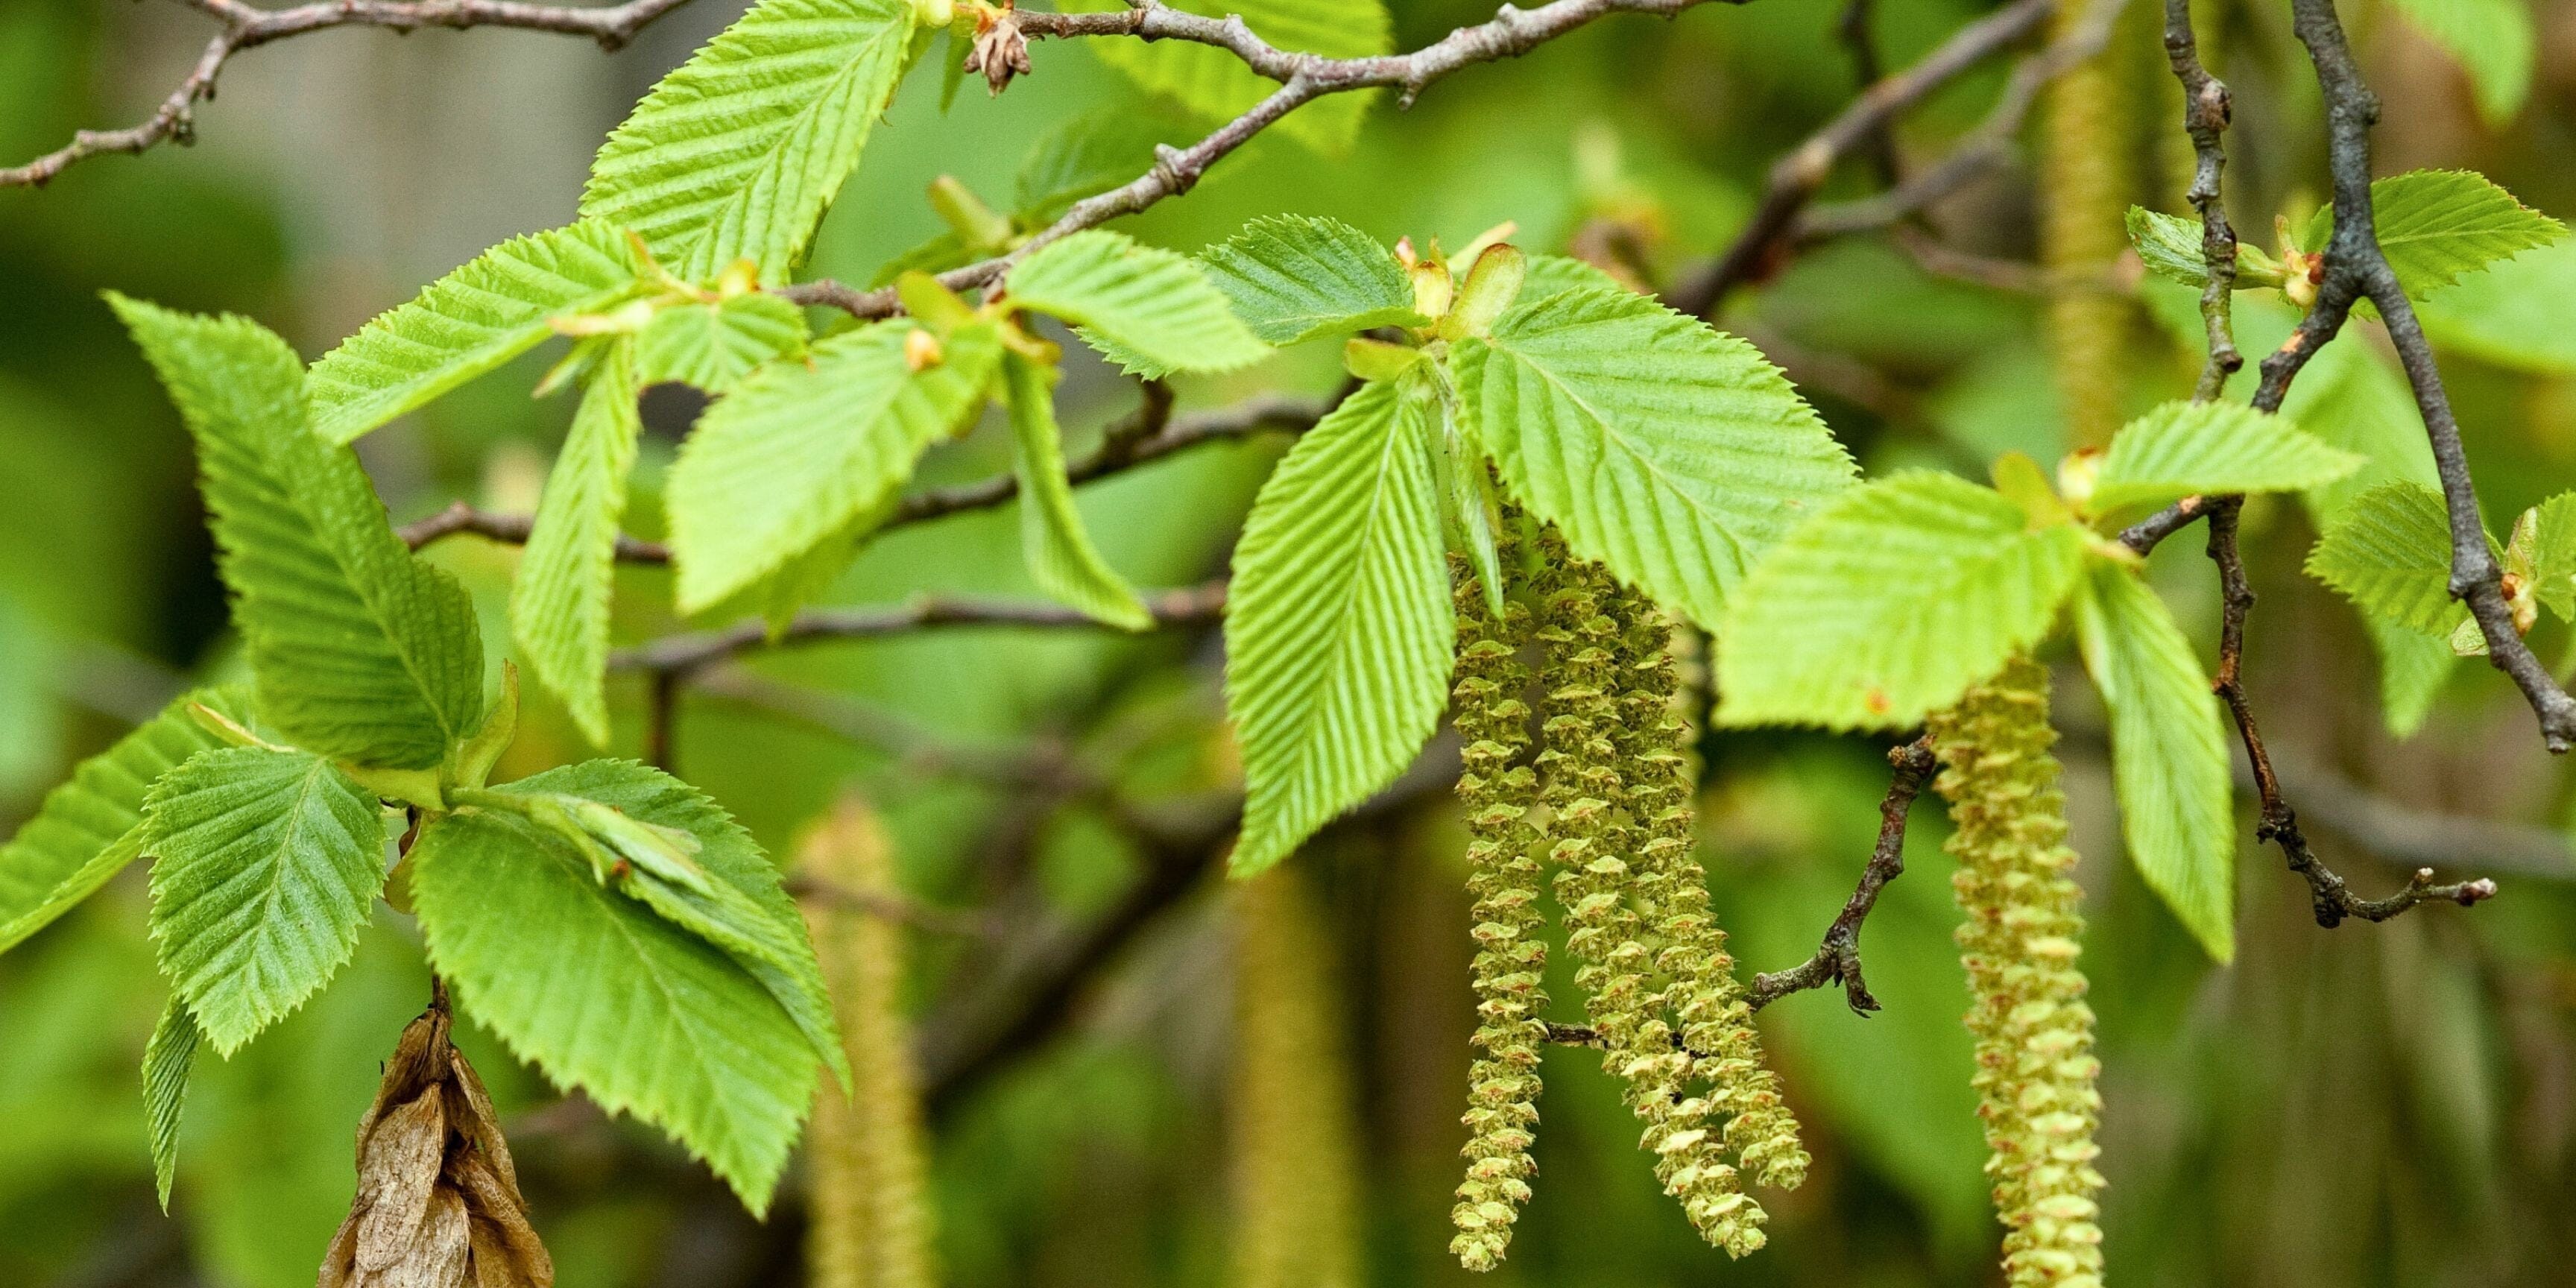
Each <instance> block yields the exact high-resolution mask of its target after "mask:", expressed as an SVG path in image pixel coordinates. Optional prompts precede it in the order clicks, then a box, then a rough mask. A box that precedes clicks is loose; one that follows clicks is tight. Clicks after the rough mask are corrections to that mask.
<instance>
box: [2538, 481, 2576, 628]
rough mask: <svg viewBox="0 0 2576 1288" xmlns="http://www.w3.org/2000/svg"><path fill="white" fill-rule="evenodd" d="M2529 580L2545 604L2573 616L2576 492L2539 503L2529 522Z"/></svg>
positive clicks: (2575, 614) (2575, 610)
mask: <svg viewBox="0 0 2576 1288" xmlns="http://www.w3.org/2000/svg"><path fill="white" fill-rule="evenodd" d="M2531 581H2532V586H2531V592H2532V593H2533V594H2534V595H2537V596H2539V597H2540V602H2541V604H2542V605H2543V606H2544V607H2546V608H2548V609H2549V611H2551V612H2553V613H2556V614H2558V615H2559V616H2560V617H2561V618H2566V619H2571V620H2576V492H2561V493H2559V494H2558V495H2556V496H2553V497H2551V498H2549V499H2548V500H2546V501H2543V502H2541V503H2540V513H2539V515H2538V516H2537V517H2536V520H2535V522H2534V523H2533V526H2532V542H2531Z"/></svg>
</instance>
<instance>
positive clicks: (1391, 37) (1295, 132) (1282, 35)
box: [1063, 0, 1395, 153]
mask: <svg viewBox="0 0 2576 1288" xmlns="http://www.w3.org/2000/svg"><path fill="white" fill-rule="evenodd" d="M1063 7H1064V8H1065V9H1067V10H1073V11H1096V10H1101V9H1114V8H1116V7H1117V5H1116V3H1115V2H1114V0H1077V2H1076V3H1072V4H1067V5H1065V6H1063ZM1173 7H1174V8H1176V9H1181V10H1185V11H1187V12H1190V13H1195V14H1197V15H1199V16H1201V17H1203V18H1223V17H1226V16H1228V15H1239V16H1241V17H1242V19H1243V22H1244V25H1245V26H1247V27H1250V28H1251V29H1252V34H1254V35H1256V36H1259V37H1261V38H1262V39H1263V40H1266V41H1268V42H1270V43H1271V44H1272V45H1274V46H1277V47H1278V48H1280V49H1285V50H1291V51H1294V52H1297V53H1307V54H1322V55H1323V56H1325V57H1327V58H1365V57H1368V56H1371V55H1375V54H1387V53H1393V52H1394V51H1395V27H1394V24H1393V22H1392V21H1390V20H1389V18H1388V17H1387V11H1386V5H1385V4H1384V2H1383V0H1185V2H1184V3H1180V4H1175V5H1174V6H1173ZM1084 47H1085V48H1087V49H1089V50H1090V51H1091V52H1092V53H1094V54H1097V55H1098V56H1099V57H1100V61H1102V62H1104V63H1107V64H1109V65H1110V66H1112V67H1115V68H1117V69H1118V70H1119V71H1121V72H1124V73H1126V74H1127V76H1128V78H1129V79H1131V80H1133V81H1135V82H1136V84H1137V85H1138V86H1140V87H1142V88H1143V89H1144V90H1145V91H1146V92H1148V93H1153V94H1161V95H1165V96H1167V97H1169V98H1170V99H1172V100H1173V101H1175V102H1177V103H1179V104H1180V105H1181V106H1183V107H1185V108H1188V109H1189V110H1190V111H1191V112H1192V113H1194V114H1196V115H1198V116H1201V117H1204V118H1207V119H1209V120H1212V121H1224V120H1231V119H1233V118H1234V117H1237V116H1241V115H1242V114H1243V113H1244V111H1245V110H1246V109H1248V108H1250V107H1251V106H1252V105H1253V104H1255V103H1258V102H1260V101H1261V100H1262V99H1264V98H1267V97H1269V96H1270V95H1271V94H1272V93H1274V92H1276V91H1277V90H1278V88H1279V86H1278V83H1277V82H1275V81H1272V80H1270V79H1269V78H1267V77H1264V76H1262V75H1260V74H1259V73H1257V72H1254V71H1253V70H1252V69H1250V68H1248V67H1245V66H1244V65H1243V61H1242V60H1241V59H1238V58H1236V57H1235V56H1234V55H1232V54H1230V53H1228V52H1226V51H1225V50H1222V49H1218V48H1216V47H1214V46H1211V45H1196V44H1190V43H1188V42H1185V41H1178V40H1166V41H1160V42H1156V43H1151V44H1148V43H1146V42H1144V41H1140V40H1123V39H1112V40H1094V41H1086V42H1084ZM1376 97H1377V92H1376V91H1374V90H1361V91H1358V92H1355V93H1349V94H1333V95H1328V96H1326V97H1325V98H1322V99H1320V100H1317V101H1316V102H1313V103H1310V104H1308V105H1306V106H1304V107H1301V108H1298V109H1297V110H1296V111H1293V112H1290V113H1289V114H1288V115H1287V116H1286V117H1285V118H1283V119H1282V120H1281V121H1280V122H1279V125H1278V129H1279V130H1280V131H1281V132H1282V133H1285V134H1287V135H1288V136H1289V137H1290V138H1293V139H1296V140H1297V141H1298V142H1300V143H1303V144H1305V145H1306V146H1307V147H1310V148H1315V149H1317V150H1319V151H1324V152H1331V153H1338V152H1341V151H1343V150H1345V149H1347V148H1349V147H1350V145H1351V142H1352V140H1353V139H1354V138H1356V137H1357V136H1358V134H1359V128H1360V119H1361V117H1362V116H1364V115H1365V114H1366V113H1367V111H1368V107H1369V104H1370V103H1371V102H1372V101H1373V100H1375V98H1376Z"/></svg>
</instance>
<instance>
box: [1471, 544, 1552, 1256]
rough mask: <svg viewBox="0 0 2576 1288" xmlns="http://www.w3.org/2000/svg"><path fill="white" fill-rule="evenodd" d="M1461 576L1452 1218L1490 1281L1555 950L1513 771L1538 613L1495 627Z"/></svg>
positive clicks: (1527, 1135)
mask: <svg viewBox="0 0 2576 1288" xmlns="http://www.w3.org/2000/svg"><path fill="white" fill-rule="evenodd" d="M1452 568H1453V571H1454V580H1455V582H1456V584H1457V606H1458V682H1457V689H1456V698H1457V710H1458V714H1457V724H1458V735H1459V739H1460V741H1461V742H1462V743H1463V746H1462V748H1461V751H1460V756H1461V759H1462V761H1463V767H1462V769H1461V770H1460V772H1459V775H1458V800H1459V804H1460V805H1461V806H1463V807H1464V809H1465V812H1466V822H1467V833H1468V840H1467V888H1468V891H1469V893H1471V894H1473V895H1474V896H1475V900H1476V904H1475V909H1474V912H1473V914H1472V916H1473V917H1474V931H1473V933H1474V935H1475V937H1476V960H1475V966H1474V970H1475V988H1476V1013H1477V1017H1478V1023H1477V1028H1476V1036H1475V1039H1474V1041H1475V1047H1476V1054H1475V1058H1474V1060H1473V1062H1472V1063H1471V1064H1470V1065H1469V1068H1468V1073H1467V1082H1468V1090H1467V1113H1466V1118H1465V1121H1466V1125H1467V1131H1468V1141H1467V1147H1466V1150H1465V1151H1464V1152H1465V1154H1466V1157H1467V1177H1466V1179H1465V1180H1464V1181H1463V1182H1461V1183H1460V1184H1459V1186H1458V1203H1457V1206H1456V1207H1455V1208H1453V1209H1451V1213H1450V1215H1451V1218H1452V1219H1453V1220H1454V1221H1455V1222H1456V1224H1457V1227H1458V1234H1457V1237H1456V1238H1454V1239H1451V1240H1450V1242H1449V1250H1450V1251H1451V1252H1453V1253H1455V1254H1457V1257H1458V1259H1459V1261H1460V1262H1462V1263H1463V1264H1465V1265H1466V1267H1467V1268H1468V1269H1470V1270H1488V1269H1491V1268H1492V1267H1493V1265H1494V1263H1495V1262H1497V1261H1499V1260H1501V1259H1502V1255H1503V1250H1504V1249H1505V1248H1507V1247H1509V1246H1510V1244H1511V1240H1512V1223H1513V1221H1515V1220H1516V1219H1518V1217H1519V1215H1520V1205H1521V1204H1522V1203H1524V1202H1527V1201H1528V1200H1529V1194H1530V1189H1529V1177H1530V1174H1531V1171H1532V1166H1531V1163H1530V1155H1529V1149H1530V1142H1531V1139H1532V1137H1531V1128H1533V1127H1535V1126H1536V1125H1537V1124H1538V1094H1539V1075H1538V1061H1539V1044H1540V1042H1541V1041H1542V1040H1543V1039H1544V1038H1545V1036H1546V1032H1547V1029H1546V1024H1545V1023H1544V1022H1543V1021H1542V1020H1541V1019H1540V1018H1539V1014H1540V1012H1541V1011H1543V1010H1545V1009H1546V1007H1547V994H1546V993H1545V992H1544V991H1542V990H1541V989H1540V987H1539V975H1540V972H1541V971H1542V970H1543V969H1544V968H1545V966H1546V964H1547V944H1546V942H1545V941H1544V940H1542V939H1540V938H1539V865H1538V861H1537V859H1536V858H1534V857H1533V856H1532V855H1531V853H1530V849H1531V844H1532V841H1533V840H1534V837H1533V834H1532V832H1531V830H1530V826H1529V822H1528V815H1529V811H1530V808H1531V807H1532V806H1533V805H1535V804H1536V803H1537V798H1538V783H1537V779H1536V776H1535V775H1534V774H1533V773H1532V772H1531V770H1530V767H1529V766H1527V765H1520V764H1515V763H1513V762H1515V761H1516V760H1518V759H1519V758H1520V756H1521V754H1522V753H1523V752H1525V751H1527V750H1528V748H1529V707H1528V705H1527V704H1526V703H1524V702H1523V701H1522V699H1521V692H1522V690H1523V689H1524V688H1525V687H1526V686H1527V685H1528V683H1529V672H1528V669H1527V668H1525V667H1524V666H1522V665H1521V662H1520V659H1519V656H1518V654H1519V647H1520V642H1521V640H1522V639H1523V638H1525V637H1526V636H1527V634H1528V628H1529V614H1528V610H1527V609H1526V608H1524V607H1523V606H1522V605H1520V604H1517V603H1514V604H1510V605H1508V606H1507V610H1506V614H1505V616H1504V618H1503V620H1500V621H1497V620H1495V619H1494V618H1493V617H1492V616H1491V615H1490V614H1489V613H1488V611H1487V606H1486V602H1485V597H1484V595H1483V593H1482V592H1481V590H1480V589H1479V588H1478V586H1477V584H1476V581H1475V579H1474V577H1473V576H1472V575H1470V574H1469V573H1468V571H1467V568H1466V561H1465V560H1463V559H1455V558H1453V560H1452Z"/></svg>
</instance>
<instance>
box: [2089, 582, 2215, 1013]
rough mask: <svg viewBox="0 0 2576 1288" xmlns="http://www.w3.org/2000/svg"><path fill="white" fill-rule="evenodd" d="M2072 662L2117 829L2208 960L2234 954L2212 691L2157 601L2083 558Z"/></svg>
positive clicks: (2139, 586) (2141, 869)
mask: <svg viewBox="0 0 2576 1288" xmlns="http://www.w3.org/2000/svg"><path fill="white" fill-rule="evenodd" d="M2074 618H2075V639H2076V643H2077V646H2078V647H2079V648H2081V649H2082V650H2083V653H2084V669H2085V670H2087V671H2089V672H2091V673H2092V676H2093V684H2094V687H2095V688H2097V689H2099V690H2100V691H2101V693H2102V705H2103V706H2104V707H2106V708H2108V709H2109V711H2110V716H2111V773H2112V777H2113V780H2114V783H2115V785H2116V786H2117V788H2118V790H2119V796H2120V835H2121V838H2122V839H2123V840H2124V841H2126V842H2127V844H2128V848H2129V859H2130V861H2131V862H2133V863H2135V864H2137V865H2138V873H2139V875H2140V876H2143V877H2145V878H2146V881H2147V884H2148V886H2150V887H2152V888H2153V889H2154V890H2155V892H2156V893H2157V894H2159V895H2162V896H2163V897H2164V901H2165V903H2166V905H2167V906H2168V907H2171V908H2172V909H2173V910H2174V912H2175V914H2176V915H2177V916H2179V917H2181V918H2182V923H2183V925H2185V926H2187V927H2189V928H2190V930H2191V933H2192V934H2193V935H2194V936H2195V937H2197V938H2198V939H2199V940H2200V942H2201V946H2202V947H2204V948H2206V949H2208V950H2209V955H2210V956H2211V957H2213V958H2216V959H2217V960H2218V961H2220V962H2227V961H2230V960H2233V959H2234V957H2235V955H2236V931H2235V901H2236V900H2235V896H2236V820H2235V816H2234V813H2233V810H2232V807H2231V805H2230V803H2229V783H2228V761H2227V731H2226V730H2225V729H2224V728H2223V727H2222V726H2221V723H2220V715H2219V710H2218V699H2217V698H2216V697H2215V696H2214V695H2212V694H2211V693H2210V690H2209V676H2208V675H2207V674H2206V673H2205V672H2203V671H2202V670H2201V669H2200V658H2199V657H2198V656H2197V655H2196V654H2194V653H2193V652H2192V648H2191V641H2190V640H2188V639H2185V638H2184V637H2183V634H2182V630H2181V628H2180V627H2178V626H2176V625H2175V624H2174V620H2173V615H2172V614H2171V613H2170V612H2168V611H2166V609H2165V605H2164V601H2163V600H2161V599H2158V598H2157V597H2156V593H2155V592H2154V591H2153V590H2150V589H2148V588H2147V584H2146V583H2145V582H2144V581H2142V580H2140V579H2139V578H2138V576H2137V574H2136V573H2134V572H2132V571H2130V570H2129V569H2127V568H2124V567H2122V566H2120V565H2118V564H2116V563H2113V562H2112V561H2110V560H2108V559H2094V560H2090V561H2088V562H2087V566H2086V568H2085V575H2084V579H2083V580H2082V581H2081V582H2079V583H2078V584H2077V587H2076V594H2075V601H2074Z"/></svg>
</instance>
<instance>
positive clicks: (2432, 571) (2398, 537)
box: [2307, 483, 2469, 636]
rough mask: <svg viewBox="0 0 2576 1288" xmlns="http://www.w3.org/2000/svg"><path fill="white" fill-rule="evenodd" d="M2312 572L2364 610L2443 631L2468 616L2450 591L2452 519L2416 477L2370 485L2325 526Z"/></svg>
mask: <svg viewBox="0 0 2576 1288" xmlns="http://www.w3.org/2000/svg"><path fill="white" fill-rule="evenodd" d="M2307 567H2308V575H2309V576H2311V577H2314V578H2316V579H2317V580H2319V581H2322V582H2324V583H2325V584H2327V585H2329V586H2332V587H2334V588H2335V589H2336V590H2337V591H2340V592H2342V594H2343V596H2344V597H2345V598H2347V599H2350V600H2351V601H2352V602H2353V606H2354V607H2356V608H2359V609H2360V610H2361V611H2362V612H2363V614H2365V615H2366V616H2370V617H2375V618H2378V619H2380V620H2382V621H2386V622H2390V623H2393V624H2395V625H2399V626H2403V627H2405V628H2407V629H2408V630H2412V631H2417V632H2420V633H2423V634H2426V635H2435V636H2444V635H2448V634H2450V632H2451V630H2452V629H2453V628H2454V627H2457V626H2458V625H2459V624H2460V623H2461V621H2463V620H2465V619H2466V618H2467V616H2468V612H2469V610H2468V608H2467V607H2466V606H2465V605H2463V604H2461V603H2460V602H2459V601H2458V600H2456V599H2453V598H2451V521H2450V517H2449V514H2448V512H2447V511H2446V510H2444V509H2443V507H2442V498H2441V496H2440V495H2438V494H2437V493H2435V492H2433V491H2432V490H2431V489H2429V488H2424V487H2419V486H2417V485H2415V484H2412V483H2388V484H2383V485H2381V486H2379V487H2375V488H2372V489H2371V490H2369V491H2368V492H2365V493H2363V494H2362V495H2361V496H2360V497H2359V498H2358V499H2356V500H2354V501H2353V503H2352V504H2351V505H2350V506H2347V507H2346V508H2345V509H2344V512H2343V513H2342V515H2340V516H2339V517H2337V518H2336V519H2335V520H2334V521H2333V522H2332V523H2330V524H2328V525H2327V526H2326V531H2325V535H2324V536H2322V537H2320V538H2318V539H2317V545H2316V549H2314V550H2311V551H2309V552H2308V564H2307Z"/></svg>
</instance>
